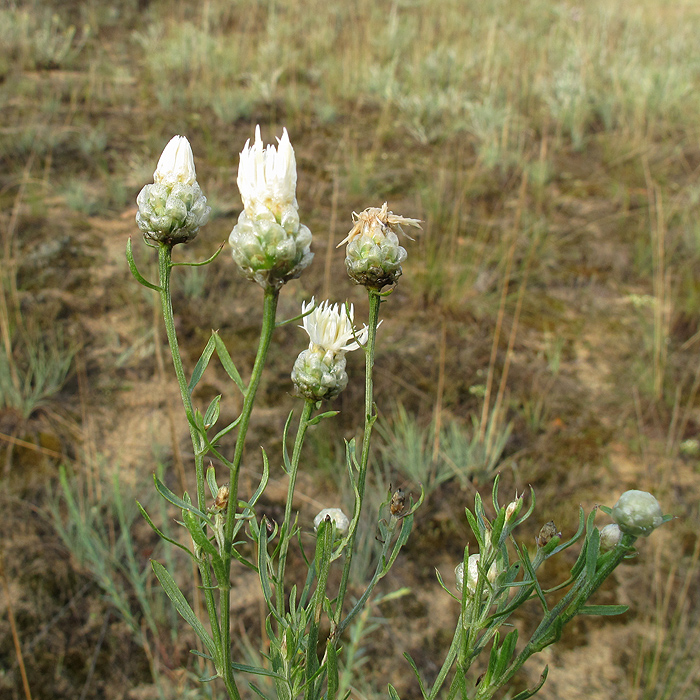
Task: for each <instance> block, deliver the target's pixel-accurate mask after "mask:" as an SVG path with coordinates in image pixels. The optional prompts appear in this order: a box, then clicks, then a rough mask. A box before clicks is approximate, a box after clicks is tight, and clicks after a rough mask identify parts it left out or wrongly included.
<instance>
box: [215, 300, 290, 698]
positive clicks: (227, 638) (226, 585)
mask: <svg viewBox="0 0 700 700" xmlns="http://www.w3.org/2000/svg"><path fill="white" fill-rule="evenodd" d="M278 299H279V290H278V289H272V288H270V287H268V288H266V289H265V297H264V300H263V319H262V329H261V331H260V342H259V343H258V352H257V355H256V357H255V363H254V365H253V371H252V373H251V376H250V383H249V384H248V388H247V389H246V392H245V398H244V399H243V408H242V409H241V419H240V422H239V427H238V434H237V436H236V448H235V451H234V454H233V461H232V465H233V466H232V468H231V479H230V483H229V499H228V506H227V508H226V524H225V526H224V551H223V552H221V558H222V560H223V564H224V571H225V572H226V579H225V580H224V581H219V589H220V591H221V650H222V654H223V657H224V659H225V663H224V664H223V668H222V671H223V678H224V682H225V683H226V687H227V689H229V695H231V697H232V698H239V697H240V696H239V695H238V690H237V689H236V690H235V695H233V694H231V690H230V689H232V688H233V689H235V688H236V685H235V681H234V679H233V670H232V668H231V663H230V660H231V576H230V574H231V558H232V557H231V546H232V540H233V528H234V525H235V522H236V506H237V504H238V476H239V473H240V469H241V461H242V459H243V450H244V448H245V438H246V434H247V432H248V425H249V424H250V415H251V413H252V412H253V405H254V403H255V395H256V393H257V390H258V385H259V384H260V379H261V377H262V371H263V368H264V366H265V360H266V359H267V351H268V349H269V347H270V340H271V338H272V332H273V331H274V330H275V316H276V313H277V301H278Z"/></svg>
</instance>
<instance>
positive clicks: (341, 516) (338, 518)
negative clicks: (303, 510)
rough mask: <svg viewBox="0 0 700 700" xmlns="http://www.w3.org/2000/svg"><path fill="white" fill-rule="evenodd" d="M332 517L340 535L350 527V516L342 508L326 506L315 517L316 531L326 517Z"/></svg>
mask: <svg viewBox="0 0 700 700" xmlns="http://www.w3.org/2000/svg"><path fill="white" fill-rule="evenodd" d="M326 518H330V519H331V521H332V522H333V523H334V524H335V530H336V532H337V533H338V534H339V535H344V534H345V533H346V532H347V531H348V528H349V527H350V521H349V520H348V516H347V515H345V513H343V511H342V510H340V508H324V509H323V510H322V511H321V512H320V513H319V514H318V515H317V516H316V517H315V518H314V531H317V530H318V526H319V525H320V524H321V523H322V522H323V521H324V520H325V519H326Z"/></svg>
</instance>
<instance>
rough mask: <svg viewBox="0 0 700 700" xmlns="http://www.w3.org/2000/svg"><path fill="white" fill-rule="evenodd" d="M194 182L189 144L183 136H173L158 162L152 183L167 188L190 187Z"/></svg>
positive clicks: (194, 175)
mask: <svg viewBox="0 0 700 700" xmlns="http://www.w3.org/2000/svg"><path fill="white" fill-rule="evenodd" d="M196 181H197V174H196V173H195V169H194V156H193V155H192V147H191V146H190V142H189V141H188V140H187V138H186V137H184V136H173V137H172V138H171V139H170V141H169V142H168V145H167V146H166V147H165V148H164V149H163V153H162V154H161V156H160V159H159V160H158V167H157V168H156V171H155V172H154V173H153V182H155V183H159V184H163V185H166V186H167V187H173V186H174V185H176V184H178V183H179V184H181V185H188V186H189V187H191V186H192V185H194V183H195V182H196Z"/></svg>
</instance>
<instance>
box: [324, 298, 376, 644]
mask: <svg viewBox="0 0 700 700" xmlns="http://www.w3.org/2000/svg"><path fill="white" fill-rule="evenodd" d="M367 293H368V296H369V318H368V323H367V326H368V329H369V334H368V337H367V345H366V346H365V429H364V435H363V438H362V456H361V458H360V473H359V474H358V477H357V490H358V492H359V500H360V510H361V509H362V502H363V500H364V495H365V481H366V478H367V465H368V464H369V448H370V438H371V436H372V426H373V425H374V421H375V419H376V416H375V415H374V401H373V383H372V370H373V368H374V346H375V341H376V338H377V326H378V324H379V305H380V303H381V295H380V293H379V292H378V291H377V290H375V289H368V290H367ZM358 523H359V519H358ZM356 535H357V527H356V528H355V529H354V530H353V532H351V533H350V537H349V538H348V544H347V547H346V550H345V551H346V552H347V555H346V557H345V566H344V567H343V576H342V578H341V580H340V588H339V590H338V598H337V602H336V607H335V627H336V629H337V628H338V627H339V626H340V621H341V620H342V618H343V603H344V602H345V595H346V593H347V587H348V580H349V578H350V567H351V566H352V557H353V552H354V550H355V537H356ZM333 643H334V644H337V637H335V638H334V640H333Z"/></svg>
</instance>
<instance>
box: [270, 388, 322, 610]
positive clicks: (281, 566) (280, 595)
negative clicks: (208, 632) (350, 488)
mask: <svg viewBox="0 0 700 700" xmlns="http://www.w3.org/2000/svg"><path fill="white" fill-rule="evenodd" d="M315 405H316V402H315V401H311V400H310V399H306V401H305V402H304V408H303V410H302V413H301V417H300V418H299V427H298V428H297V436H296V439H295V440H294V451H293V452H292V462H291V464H290V468H289V486H288V487H287V503H286V505H285V508H284V523H283V525H282V530H281V534H280V554H279V563H278V568H277V591H276V598H277V612H278V613H279V614H280V615H282V616H283V615H284V607H285V606H284V571H285V568H286V565H287V552H288V551H289V542H290V540H291V538H292V533H291V527H292V522H291V521H292V501H293V500H294V487H295V485H296V481H297V471H298V469H299V459H300V457H301V447H302V445H303V444H304V436H305V435H306V429H307V428H308V427H309V419H310V418H311V414H312V413H313V410H314V406H315ZM285 454H286V453H285Z"/></svg>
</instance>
